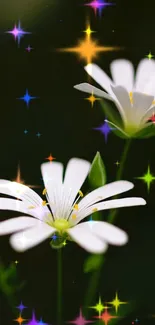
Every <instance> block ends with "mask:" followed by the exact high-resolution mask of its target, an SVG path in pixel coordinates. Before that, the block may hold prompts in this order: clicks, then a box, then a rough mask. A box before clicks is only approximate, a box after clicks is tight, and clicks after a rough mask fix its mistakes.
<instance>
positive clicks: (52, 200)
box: [41, 161, 63, 215]
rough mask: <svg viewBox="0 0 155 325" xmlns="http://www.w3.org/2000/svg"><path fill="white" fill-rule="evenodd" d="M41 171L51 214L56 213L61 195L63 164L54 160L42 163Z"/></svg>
mask: <svg viewBox="0 0 155 325" xmlns="http://www.w3.org/2000/svg"><path fill="white" fill-rule="evenodd" d="M41 173H42V176H43V180H44V184H45V188H46V190H47V194H48V201H49V204H50V207H51V209H52V212H53V214H54V215H56V214H57V213H58V208H59V206H60V202H61V196H62V182H63V165H62V164H61V163H59V162H55V161H52V162H47V163H44V164H42V165H41Z"/></svg>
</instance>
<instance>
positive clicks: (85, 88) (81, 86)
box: [74, 82, 113, 100]
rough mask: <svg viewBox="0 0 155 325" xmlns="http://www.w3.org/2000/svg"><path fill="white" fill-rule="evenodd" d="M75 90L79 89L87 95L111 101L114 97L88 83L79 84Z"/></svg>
mask: <svg viewBox="0 0 155 325" xmlns="http://www.w3.org/2000/svg"><path fill="white" fill-rule="evenodd" d="M74 88H75V89H78V90H81V91H83V92H85V93H89V94H93V95H96V96H98V97H103V98H106V99H109V100H113V97H111V96H110V95H108V94H107V93H106V92H105V91H103V90H100V89H98V88H96V87H94V86H92V85H90V84H88V83H86V82H85V83H82V84H79V85H75V86H74Z"/></svg>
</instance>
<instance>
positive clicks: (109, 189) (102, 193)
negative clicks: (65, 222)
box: [78, 181, 134, 212]
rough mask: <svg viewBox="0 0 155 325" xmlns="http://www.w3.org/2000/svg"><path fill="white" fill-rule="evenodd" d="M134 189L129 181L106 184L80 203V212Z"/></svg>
mask: <svg viewBox="0 0 155 325" xmlns="http://www.w3.org/2000/svg"><path fill="white" fill-rule="evenodd" d="M133 187H134V184H133V183H131V182H128V181H116V182H112V183H109V184H105V185H103V186H101V187H99V188H97V189H96V190H94V191H92V192H90V193H89V194H87V195H86V196H85V197H84V198H83V199H82V200H81V201H80V203H79V205H78V207H79V212H80V211H81V210H82V209H84V208H86V207H89V206H90V205H93V204H94V203H96V202H99V201H101V200H105V199H107V198H109V197H112V196H114V195H118V194H121V193H124V192H127V191H129V190H131V189H132V188H133Z"/></svg>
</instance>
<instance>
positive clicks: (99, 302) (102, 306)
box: [89, 297, 107, 316]
mask: <svg viewBox="0 0 155 325" xmlns="http://www.w3.org/2000/svg"><path fill="white" fill-rule="evenodd" d="M89 308H93V309H95V310H96V311H97V312H98V313H99V316H100V315H101V312H102V310H104V309H107V307H105V306H104V305H103V304H102V302H101V297H99V301H98V303H97V304H96V305H95V306H91V307H89Z"/></svg>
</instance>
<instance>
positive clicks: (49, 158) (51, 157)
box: [45, 153, 55, 162]
mask: <svg viewBox="0 0 155 325" xmlns="http://www.w3.org/2000/svg"><path fill="white" fill-rule="evenodd" d="M45 159H47V160H49V161H50V162H51V161H52V160H54V159H55V158H54V157H53V156H52V155H51V153H50V155H49V156H48V157H47V158H45Z"/></svg>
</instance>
